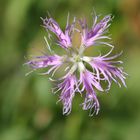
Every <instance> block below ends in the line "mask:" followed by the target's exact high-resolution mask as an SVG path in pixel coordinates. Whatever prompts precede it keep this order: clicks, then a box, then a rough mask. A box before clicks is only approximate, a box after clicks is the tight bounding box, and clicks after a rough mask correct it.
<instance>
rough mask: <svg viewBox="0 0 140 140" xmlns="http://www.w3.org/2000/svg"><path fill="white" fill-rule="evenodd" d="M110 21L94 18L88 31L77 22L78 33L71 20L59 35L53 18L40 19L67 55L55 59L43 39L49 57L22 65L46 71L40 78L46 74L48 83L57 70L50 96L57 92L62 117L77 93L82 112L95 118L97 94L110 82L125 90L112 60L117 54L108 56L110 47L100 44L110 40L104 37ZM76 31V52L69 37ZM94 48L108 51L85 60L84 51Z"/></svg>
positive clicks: (117, 63)
mask: <svg viewBox="0 0 140 140" xmlns="http://www.w3.org/2000/svg"><path fill="white" fill-rule="evenodd" d="M111 19H112V18H111V15H107V16H105V17H104V18H102V19H101V20H100V21H99V20H98V17H97V16H95V17H94V22H93V25H92V27H91V29H89V28H88V25H87V23H86V20H85V19H84V20H79V22H77V23H79V24H80V26H81V30H80V29H77V28H76V27H75V22H76V20H75V18H74V20H73V23H72V24H70V23H69V22H68V21H67V25H66V29H65V31H63V30H62V29H61V28H60V26H59V24H58V23H57V22H56V21H55V20H54V19H53V18H48V17H47V18H45V19H43V18H42V21H43V27H44V28H45V29H46V31H47V32H48V33H49V34H50V33H53V34H55V35H56V38H57V41H56V42H57V44H58V45H59V46H61V48H62V49H64V50H65V51H66V53H67V54H61V56H59V55H58V54H56V53H54V52H52V50H51V49H50V45H49V43H48V41H47V39H46V38H45V41H46V43H47V45H48V49H49V51H50V55H42V56H36V57H34V58H32V59H31V60H29V61H28V62H27V63H26V64H27V65H29V66H30V67H31V68H32V69H33V70H37V69H43V68H47V71H46V72H44V73H43V74H44V75H45V74H50V76H51V77H50V80H52V79H53V78H52V77H54V74H55V72H56V71H57V70H58V69H60V70H61V72H62V74H63V76H62V77H60V78H59V79H57V80H54V81H55V82H56V83H57V86H56V87H55V88H53V93H57V92H60V96H59V100H58V101H61V102H62V104H63V114H67V115H68V114H69V113H70V112H71V110H72V101H73V98H74V96H75V95H76V94H78V93H80V94H81V96H82V97H83V98H84V100H83V103H81V106H82V108H83V110H90V115H91V116H92V115H93V114H94V113H95V114H98V112H99V110H100V104H99V101H98V98H97V94H98V92H97V91H99V92H104V93H105V92H108V91H109V90H110V88H111V83H112V82H113V81H114V82H115V83H117V84H118V85H119V86H121V83H122V84H123V85H124V86H126V84H125V78H126V77H125V76H126V75H127V74H126V73H125V72H124V71H123V68H122V67H120V65H121V64H122V61H118V60H116V59H117V58H118V57H119V56H120V55H121V53H120V54H116V55H113V56H112V55H110V54H111V53H112V51H113V49H114V47H113V46H112V45H111V44H110V43H108V42H106V41H104V40H106V39H107V40H108V39H110V37H108V36H107V35H106V33H107V29H108V27H109V26H110V21H111ZM76 31H80V35H81V44H80V46H79V47H78V48H75V47H74V46H73V43H72V38H73V36H72V35H73V33H74V32H76ZM95 45H105V46H106V47H110V51H109V52H108V53H107V54H104V55H100V56H93V57H91V56H85V55H84V51H85V50H86V49H88V47H90V46H93V47H94V46H95ZM88 66H90V68H89V67H88ZM64 67H65V68H64ZM52 81H53V80H52ZM103 82H106V83H107V87H102V85H103V84H102V83H103Z"/></svg>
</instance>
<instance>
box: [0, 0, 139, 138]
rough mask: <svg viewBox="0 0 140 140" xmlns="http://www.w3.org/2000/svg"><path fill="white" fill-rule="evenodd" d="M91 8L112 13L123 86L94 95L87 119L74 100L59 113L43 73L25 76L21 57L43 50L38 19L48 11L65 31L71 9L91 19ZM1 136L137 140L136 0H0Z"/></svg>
mask: <svg viewBox="0 0 140 140" xmlns="http://www.w3.org/2000/svg"><path fill="white" fill-rule="evenodd" d="M93 8H94V9H95V11H96V13H97V14H101V15H102V16H104V15H106V14H110V13H111V14H112V15H113V16H114V19H113V22H112V25H111V27H110V33H111V34H112V40H113V44H114V45H115V47H116V48H115V50H116V52H119V51H121V50H123V52H124V53H123V55H122V56H121V59H122V60H123V61H124V65H123V66H124V69H125V71H126V72H127V73H128V74H129V76H128V77H127V81H126V83H127V86H128V88H127V89H126V88H124V87H122V88H119V87H118V86H117V85H115V84H113V86H112V88H111V90H110V92H109V94H102V95H101V96H100V97H99V101H100V104H101V110H100V112H99V115H97V116H94V117H89V116H88V112H86V111H83V110H82V109H81V107H80V106H79V103H81V101H82V100H81V99H80V96H79V95H77V96H76V97H75V98H74V102H73V110H72V112H71V114H70V115H69V116H63V115H62V104H61V103H59V104H57V105H56V101H57V100H58V96H55V95H53V94H52V93H51V87H53V85H52V83H50V81H49V80H48V76H39V75H37V74H36V73H32V74H30V75H29V76H27V77H25V73H27V72H28V69H27V67H24V66H23V65H22V64H23V63H25V62H26V59H25V56H28V55H29V54H31V53H32V52H39V51H41V49H43V48H44V46H45V42H44V40H43V37H44V35H47V34H46V32H45V31H44V29H43V28H42V27H41V26H40V25H41V24H42V22H41V20H40V17H45V16H46V15H47V11H49V13H50V14H51V15H52V17H53V18H55V19H56V21H58V23H59V24H60V25H61V27H62V28H63V29H64V27H65V22H66V17H67V14H68V12H70V15H71V16H70V18H71V20H72V18H73V16H76V17H78V18H80V17H81V16H86V17H87V18H89V20H91V18H92V17H91V16H90V15H91V12H92V11H93ZM0 140H140V0H1V1H0Z"/></svg>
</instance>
